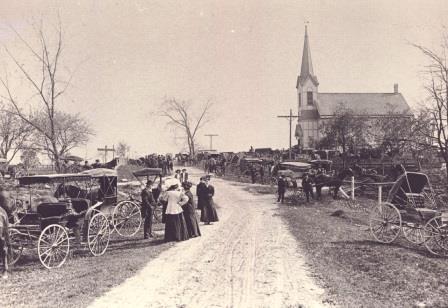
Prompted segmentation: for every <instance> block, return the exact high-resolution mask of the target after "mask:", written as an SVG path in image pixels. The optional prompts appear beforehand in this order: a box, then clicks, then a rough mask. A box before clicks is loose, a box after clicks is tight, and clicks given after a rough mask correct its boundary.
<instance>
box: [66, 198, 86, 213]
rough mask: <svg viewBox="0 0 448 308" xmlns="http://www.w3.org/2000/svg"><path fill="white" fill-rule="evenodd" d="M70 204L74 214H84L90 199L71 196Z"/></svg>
mask: <svg viewBox="0 0 448 308" xmlns="http://www.w3.org/2000/svg"><path fill="white" fill-rule="evenodd" d="M71 201H72V206H73V210H74V211H75V212H76V214H84V213H85V212H87V209H88V208H89V207H90V201H89V200H87V199H83V198H72V199H71Z"/></svg>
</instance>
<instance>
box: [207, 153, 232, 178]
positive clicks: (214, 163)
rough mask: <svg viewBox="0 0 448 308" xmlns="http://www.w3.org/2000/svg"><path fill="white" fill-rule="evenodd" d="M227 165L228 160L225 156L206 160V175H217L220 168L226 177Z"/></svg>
mask: <svg viewBox="0 0 448 308" xmlns="http://www.w3.org/2000/svg"><path fill="white" fill-rule="evenodd" d="M226 164H227V160H226V158H225V157H224V156H222V157H218V158H214V157H213V156H212V157H209V158H208V159H206V160H205V162H204V171H205V173H207V174H209V173H216V171H217V170H218V168H219V171H220V172H221V173H222V174H223V175H225V173H226Z"/></svg>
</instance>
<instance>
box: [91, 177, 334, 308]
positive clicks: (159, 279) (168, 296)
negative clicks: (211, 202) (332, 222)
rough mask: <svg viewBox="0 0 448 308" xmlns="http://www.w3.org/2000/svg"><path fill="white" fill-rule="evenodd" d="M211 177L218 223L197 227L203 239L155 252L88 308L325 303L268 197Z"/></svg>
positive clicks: (275, 207)
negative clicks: (153, 255)
mask: <svg viewBox="0 0 448 308" xmlns="http://www.w3.org/2000/svg"><path fill="white" fill-rule="evenodd" d="M197 175H198V174H196V176H197ZM195 178H197V177H195ZM212 182H213V185H214V186H215V188H216V197H215V202H216V203H217V204H218V205H219V209H218V214H219V216H220V221H219V222H218V223H214V224H213V225H211V226H203V225H202V224H201V232H202V237H200V238H195V239H191V240H189V241H185V242H181V243H178V244H176V245H175V246H174V247H172V248H171V249H169V250H166V251H164V252H162V253H161V254H160V255H159V256H158V258H157V259H154V260H151V261H150V262H149V263H148V264H147V265H146V266H145V267H144V268H143V269H142V270H141V271H139V272H138V273H137V274H136V275H134V276H133V277H131V278H129V279H128V280H126V281H125V282H124V283H123V284H121V285H119V286H117V287H115V288H113V289H112V290H110V291H109V292H107V293H106V294H104V296H102V297H100V298H98V299H97V300H95V301H94V302H93V303H92V305H91V307H123V306H129V307H288V306H289V307H322V306H325V305H326V304H325V294H324V291H323V289H322V288H320V287H319V286H317V285H316V284H315V281H314V279H313V278H312V274H311V273H310V271H309V269H308V268H307V266H306V264H305V260H304V257H303V256H302V252H301V248H300V247H299V246H298V244H297V242H296V240H295V238H294V237H293V236H292V235H291V233H290V231H289V230H288V228H287V226H286V225H285V224H284V222H283V221H282V220H281V218H280V217H279V215H278V205H277V204H276V203H275V201H274V199H273V197H272V195H253V194H251V193H248V192H246V191H244V190H243V187H242V186H241V184H236V183H232V182H226V181H222V180H219V179H215V180H213V181H212ZM244 186H247V185H244Z"/></svg>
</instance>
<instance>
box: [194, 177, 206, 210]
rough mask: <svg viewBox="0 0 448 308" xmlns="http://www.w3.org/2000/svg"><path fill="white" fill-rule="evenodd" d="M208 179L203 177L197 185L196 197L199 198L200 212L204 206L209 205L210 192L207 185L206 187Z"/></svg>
mask: <svg viewBox="0 0 448 308" xmlns="http://www.w3.org/2000/svg"><path fill="white" fill-rule="evenodd" d="M206 179H207V178H206V177H205V176H203V177H201V181H200V182H199V184H198V185H196V196H197V197H198V207H197V209H198V210H202V208H203V207H204V204H205V203H207V199H208V191H207V185H205V181H206Z"/></svg>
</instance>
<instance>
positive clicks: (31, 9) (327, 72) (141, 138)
mask: <svg viewBox="0 0 448 308" xmlns="http://www.w3.org/2000/svg"><path fill="white" fill-rule="evenodd" d="M58 12H59V14H60V16H61V20H62V23H63V27H64V31H65V49H64V52H65V54H64V65H65V66H66V67H67V68H68V69H70V70H75V69H76V73H75V75H74V79H73V86H72V87H71V88H70V91H69V92H68V94H67V96H66V97H65V98H64V100H63V101H61V107H62V108H63V109H65V110H69V111H79V112H80V113H81V114H82V115H84V116H85V117H86V118H87V119H88V120H89V121H90V122H91V124H92V126H93V127H94V129H95V131H96V136H95V137H93V138H92V140H91V142H90V143H89V145H88V146H87V147H86V148H83V149H80V150H79V151H77V152H76V154H79V155H81V156H86V157H87V158H89V159H94V158H96V157H97V156H98V153H97V151H96V148H97V147H99V146H101V147H103V146H104V145H109V146H111V145H112V144H117V143H118V141H120V140H124V141H126V142H127V143H128V144H130V145H131V147H132V153H133V154H145V153H150V152H162V153H165V152H178V151H179V150H180V148H181V145H182V144H181V142H180V141H179V140H177V144H176V140H175V139H174V138H173V134H172V133H170V132H169V131H168V130H167V129H166V128H165V126H164V124H163V121H162V120H161V119H159V118H157V117H154V116H151V112H152V111H154V110H155V108H156V106H157V105H158V104H159V103H160V102H161V100H162V99H163V97H164V96H169V97H176V98H178V99H183V100H190V101H192V102H195V103H198V104H199V103H203V102H205V101H206V100H207V99H211V100H213V101H214V102H215V106H216V109H215V115H214V118H215V121H214V122H213V123H210V124H209V125H207V126H206V127H205V128H204V129H203V131H202V132H201V133H200V139H201V141H202V142H203V144H204V145H208V138H207V137H204V136H203V134H205V133H216V134H219V137H216V139H215V140H214V146H215V147H217V148H218V149H219V150H247V149H248V148H249V147H250V146H251V145H253V146H254V147H285V148H286V147H287V146H288V122H287V121H286V120H284V119H277V118H276V116H277V115H278V114H286V113H288V111H289V109H290V108H292V109H293V111H294V112H296V110H297V94H296V89H295V84H296V78H297V74H298V72H299V67H300V61H301V54H302V48H303V36H304V25H305V22H306V21H309V35H310V45H311V54H312V59H313V65H314V72H315V74H316V75H317V77H318V79H319V82H320V86H319V91H320V92H392V91H393V84H394V83H398V84H399V88H400V92H402V93H403V95H404V97H405V98H406V99H407V101H408V103H409V104H410V105H411V107H413V106H416V104H417V102H419V101H420V100H422V99H423V98H424V92H423V90H422V78H421V76H420V71H421V70H422V66H423V65H424V58H423V57H422V56H421V55H420V54H419V52H418V51H416V50H415V48H413V47H412V46H410V45H409V42H416V43H420V44H423V45H426V46H429V47H433V48H437V46H438V44H439V41H440V37H441V34H442V31H443V26H444V22H445V18H446V16H448V6H447V5H446V0H445V1H443V0H441V1H417V0H416V1H404V0H396V1H374V0H369V1H362V0H351V1H341V0H338V1H334V0H329V1H317V0H312V1H261V0H256V1H230V0H226V1H167V0H163V1H143V0H129V1H54V0H47V1H44V0H41V1H38V0H33V1H31V0H30V1H19V0H15V1H6V0H0V23H2V25H3V27H2V28H0V42H1V43H2V44H4V45H7V46H10V48H11V49H12V50H14V51H15V52H16V53H17V54H18V55H20V56H22V55H23V57H24V61H27V60H29V57H27V56H26V54H25V53H24V49H23V46H22V47H20V45H19V44H17V42H15V41H14V36H13V35H12V34H11V32H10V31H9V30H8V29H7V27H5V26H7V25H12V26H13V27H14V28H16V29H18V31H20V32H21V33H24V36H26V37H30V38H31V36H29V35H30V34H29V33H30V32H29V31H30V29H31V26H30V24H31V23H32V21H33V20H39V19H40V18H42V19H43V20H44V22H45V23H46V24H50V25H51V24H54V23H55V22H56V20H57V14H58ZM7 62H8V61H7V58H6V56H5V54H4V52H3V51H2V52H1V53H0V63H1V64H2V65H3V67H4V68H5V67H6V69H10V66H8V63H7ZM10 78H11V76H10Z"/></svg>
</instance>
